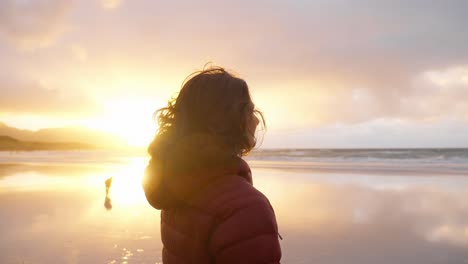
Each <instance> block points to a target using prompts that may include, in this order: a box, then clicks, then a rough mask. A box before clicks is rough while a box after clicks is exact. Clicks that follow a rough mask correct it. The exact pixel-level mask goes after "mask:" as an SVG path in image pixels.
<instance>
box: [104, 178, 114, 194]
mask: <svg viewBox="0 0 468 264" xmlns="http://www.w3.org/2000/svg"><path fill="white" fill-rule="evenodd" d="M104 184H105V185H106V195H108V194H109V189H110V187H111V185H112V177H109V178H107V180H106V181H105V182H104Z"/></svg>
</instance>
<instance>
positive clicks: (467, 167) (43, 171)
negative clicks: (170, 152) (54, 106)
mask: <svg viewBox="0 0 468 264" xmlns="http://www.w3.org/2000/svg"><path fill="white" fill-rule="evenodd" d="M246 160H247V161H248V163H249V164H250V165H251V168H252V172H253V178H254V185H255V187H256V188H258V189H259V190H260V191H262V192H263V193H264V194H265V195H266V196H267V197H268V198H269V199H270V202H271V204H272V205H273V207H274V209H275V213H276V217H277V220H278V226H279V231H280V234H281V235H282V237H283V240H281V246H282V250H283V259H282V263H293V264H294V263H331V264H335V263H336V264H338V263H360V264H361V263H412V264H413V263H453V264H458V263H468V177H467V176H468V149H261V150H255V151H253V152H252V153H251V154H250V155H249V156H248V157H246ZM147 162H148V157H147V156H146V155H145V154H144V153H139V152H115V151H37V152H0V222H1V225H0V233H1V234H2V236H0V263H160V262H161V248H162V244H161V241H160V230H159V212H158V211H157V210H155V209H153V208H151V207H150V206H149V205H148V204H147V202H146V200H145V197H144V194H143V192H142V190H141V185H140V182H141V178H142V175H143V170H144V167H145V165H146V163H147ZM109 177H112V178H113V182H112V186H111V188H110V191H109V193H107V194H106V191H105V186H104V181H105V180H106V179H108V178H109Z"/></svg>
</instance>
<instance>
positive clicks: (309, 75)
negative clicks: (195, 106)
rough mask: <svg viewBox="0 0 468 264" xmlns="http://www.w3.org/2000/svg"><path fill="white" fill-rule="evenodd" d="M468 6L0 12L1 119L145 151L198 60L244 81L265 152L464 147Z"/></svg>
mask: <svg viewBox="0 0 468 264" xmlns="http://www.w3.org/2000/svg"><path fill="white" fill-rule="evenodd" d="M466 10H468V2H467V1H455V0H447V1H420V0H413V1H401V0H393V1H370V0H367V1H364V0H355V1H344V0H342V1H339V0H326V1H325V0H317V1H312V0H311V1H304V0H302V1H294V0H291V1H276V0H270V1H263V0H261V1H245V0H239V1H206V0H199V1H140V0H132V1H128V0H127V1H126V0H82V1H78V0H75V1H66V0H35V1H32V0H6V1H1V2H0V58H1V59H0V68H1V71H0V92H1V96H0V121H1V122H5V123H6V124H8V125H10V126H14V127H18V128H22V129H33V130H34V129H40V128H47V127H61V126H85V127H89V128H92V129H99V130H104V131H109V132H111V133H114V134H116V135H120V136H123V137H125V138H126V139H128V141H129V143H130V144H133V145H145V144H147V143H148V141H149V140H150V139H151V137H152V136H153V134H154V131H155V129H156V126H155V124H154V122H153V121H152V114H153V112H154V110H156V109H158V108H160V107H162V106H164V105H165V104H166V101H167V100H168V99H170V98H171V97H172V96H175V95H176V92H177V91H178V90H179V89H180V86H181V84H182V81H183V80H184V79H185V77H186V76H187V75H189V74H190V73H191V72H193V71H195V70H199V69H201V68H203V65H205V63H207V62H213V63H214V64H216V65H219V66H223V67H225V68H227V69H229V70H232V71H233V72H235V73H236V74H238V75H239V76H240V77H241V78H244V79H245V80H246V81H247V83H248V85H249V87H250V89H251V93H252V96H253V98H254V101H255V103H256V105H257V107H258V108H259V109H261V110H262V111H263V112H264V114H265V117H266V121H267V131H266V132H265V133H261V134H262V138H263V143H262V147H265V148H288V147H290V148H305V147H308V148H329V147H331V148H354V147H363V148H367V147H372V148H375V147H468V45H466V43H468V31H467V30H466V28H465V26H466V25H467V24H468V16H466V14H465V13H466V12H465V11H466Z"/></svg>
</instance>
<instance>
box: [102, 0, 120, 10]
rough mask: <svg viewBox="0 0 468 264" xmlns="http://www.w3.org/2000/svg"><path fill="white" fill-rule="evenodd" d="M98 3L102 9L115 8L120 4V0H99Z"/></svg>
mask: <svg viewBox="0 0 468 264" xmlns="http://www.w3.org/2000/svg"><path fill="white" fill-rule="evenodd" d="M99 3H100V4H101V7H102V8H104V9H115V8H118V7H119V6H120V5H121V4H122V0H99Z"/></svg>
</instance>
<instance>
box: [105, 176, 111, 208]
mask: <svg viewBox="0 0 468 264" xmlns="http://www.w3.org/2000/svg"><path fill="white" fill-rule="evenodd" d="M104 184H105V185H106V198H105V199H104V207H105V208H106V209H107V210H111V209H112V200H111V198H110V197H109V189H110V187H111V185H112V177H109V178H108V179H106V181H105V182H104Z"/></svg>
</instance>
